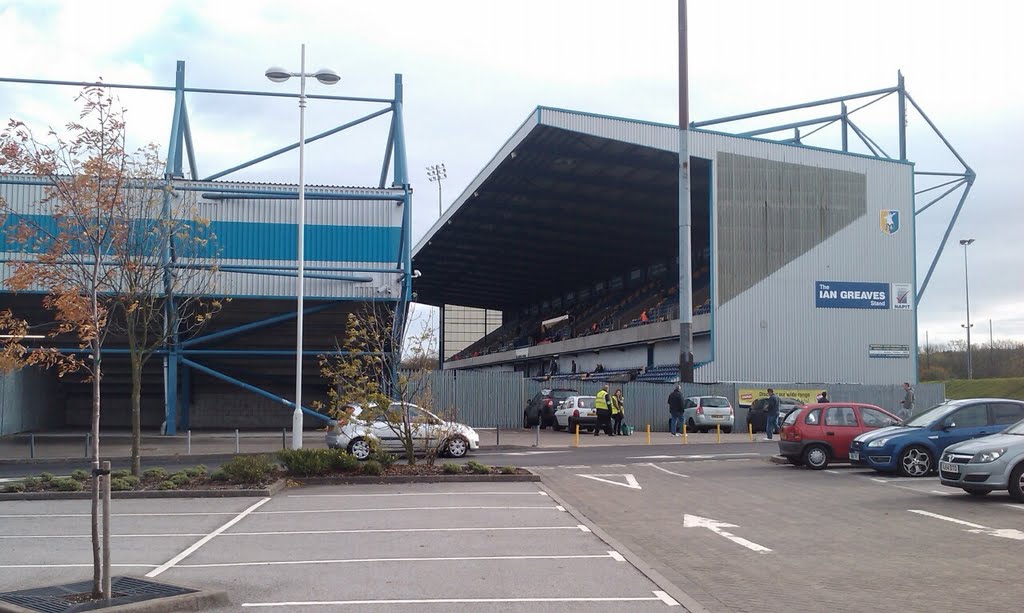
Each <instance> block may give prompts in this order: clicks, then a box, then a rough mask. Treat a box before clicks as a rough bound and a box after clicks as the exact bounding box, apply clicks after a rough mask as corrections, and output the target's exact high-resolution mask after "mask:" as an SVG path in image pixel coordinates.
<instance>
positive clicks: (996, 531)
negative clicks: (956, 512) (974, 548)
mask: <svg viewBox="0 0 1024 613" xmlns="http://www.w3.org/2000/svg"><path fill="white" fill-rule="evenodd" d="M907 511H909V512H911V513H917V514H918V515H924V516H925V517H934V518H935V519H941V520H943V521H948V522H950V523H954V524H959V525H961V526H967V527H968V528H969V529H968V530H967V532H971V533H974V534H987V535H989V536H998V537H999V538H1004V539H1013V540H1015V541H1024V532H1021V531H1020V530H1014V529H1012V528H989V527H987V526H982V525H981V524H974V523H971V522H969V521H964V520H962V519H957V518H955V517H946V516H945V515H939V514H938V513H929V512H928V511H920V510H918V509H907Z"/></svg>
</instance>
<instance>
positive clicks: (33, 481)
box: [21, 477, 42, 490]
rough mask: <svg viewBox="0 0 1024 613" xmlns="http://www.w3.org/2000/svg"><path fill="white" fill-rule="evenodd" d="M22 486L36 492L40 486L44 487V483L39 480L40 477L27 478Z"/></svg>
mask: <svg viewBox="0 0 1024 613" xmlns="http://www.w3.org/2000/svg"><path fill="white" fill-rule="evenodd" d="M21 484H22V485H24V486H25V487H26V488H27V489H30V490H35V489H39V486H40V485H42V481H40V480H39V477H25V479H23V480H22V482H21Z"/></svg>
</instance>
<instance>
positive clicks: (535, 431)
mask: <svg viewBox="0 0 1024 613" xmlns="http://www.w3.org/2000/svg"><path fill="white" fill-rule="evenodd" d="M533 446H534V447H540V424H537V425H536V426H534V427H533Z"/></svg>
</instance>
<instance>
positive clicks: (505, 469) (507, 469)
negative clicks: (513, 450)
mask: <svg viewBox="0 0 1024 613" xmlns="http://www.w3.org/2000/svg"><path fill="white" fill-rule="evenodd" d="M516 470H518V469H517V468H516V467H515V466H502V467H501V474H503V475H514V474H516Z"/></svg>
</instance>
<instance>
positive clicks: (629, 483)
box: [576, 474, 643, 490]
mask: <svg viewBox="0 0 1024 613" xmlns="http://www.w3.org/2000/svg"><path fill="white" fill-rule="evenodd" d="M576 476H577V477H583V478H585V479H593V480H594V481H600V482H602V483H610V484H612V485H620V486H622V487H628V488H629V489H631V490H642V489H643V488H642V487H640V484H639V483H638V482H637V480H636V477H634V476H633V475H608V474H605V475H576ZM602 477H625V478H626V482H625V483H619V482H618V481H612V480H610V479H602Z"/></svg>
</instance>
